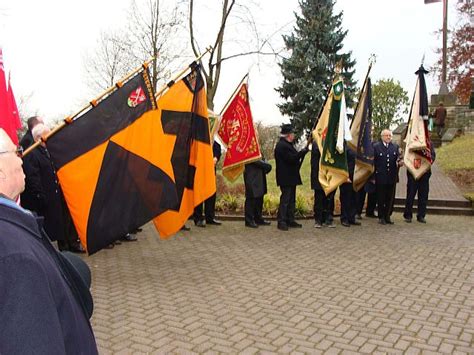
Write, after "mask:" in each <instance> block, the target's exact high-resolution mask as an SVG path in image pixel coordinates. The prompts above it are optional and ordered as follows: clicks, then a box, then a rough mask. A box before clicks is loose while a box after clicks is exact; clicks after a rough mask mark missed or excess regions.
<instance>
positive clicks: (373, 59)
mask: <svg viewBox="0 0 474 355" xmlns="http://www.w3.org/2000/svg"><path fill="white" fill-rule="evenodd" d="M375 58H376V56H375V54H371V55H370V57H369V68H368V69H367V74H366V75H365V79H364V83H363V84H362V89H361V90H360V93H359V99H358V100H357V106H356V109H355V110H354V114H355V113H356V112H357V109H358V108H359V104H360V98H361V97H362V94H363V93H364V89H365V86H366V84H367V79H368V78H369V74H370V70H371V69H372V65H373V64H374V63H375ZM353 123H354V120H352V122H351V128H352V124H353Z"/></svg>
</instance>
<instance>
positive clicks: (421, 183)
mask: <svg viewBox="0 0 474 355" xmlns="http://www.w3.org/2000/svg"><path fill="white" fill-rule="evenodd" d="M431 158H432V159H433V162H434V160H435V159H436V152H435V150H434V147H433V145H432V146H431ZM430 177H431V168H430V169H429V170H428V171H427V172H425V173H424V174H423V175H422V176H421V177H420V178H419V179H418V180H415V178H414V177H413V175H412V174H410V172H409V171H408V169H407V198H406V201H405V211H404V212H403V218H404V219H405V222H407V223H411V219H412V217H413V212H412V211H413V202H414V201H415V196H416V194H417V193H418V209H417V213H416V220H417V221H418V222H420V223H426V219H425V217H426V206H427V204H428V195H429V192H430Z"/></svg>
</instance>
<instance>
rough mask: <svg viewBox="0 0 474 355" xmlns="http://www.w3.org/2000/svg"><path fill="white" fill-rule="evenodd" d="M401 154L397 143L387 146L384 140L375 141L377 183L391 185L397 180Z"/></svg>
mask: <svg viewBox="0 0 474 355" xmlns="http://www.w3.org/2000/svg"><path fill="white" fill-rule="evenodd" d="M399 156H400V152H399V147H398V145H397V144H395V143H389V145H388V148H386V147H385V145H384V144H383V143H382V141H378V142H376V143H374V168H375V183H376V184H377V185H391V184H395V183H396V182H397V177H398V168H397V162H398V159H399Z"/></svg>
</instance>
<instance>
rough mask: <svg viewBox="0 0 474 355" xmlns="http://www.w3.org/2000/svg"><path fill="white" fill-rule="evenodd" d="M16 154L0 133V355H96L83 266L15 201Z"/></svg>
mask: <svg viewBox="0 0 474 355" xmlns="http://www.w3.org/2000/svg"><path fill="white" fill-rule="evenodd" d="M17 152H18V148H17V147H15V145H14V144H13V142H12V141H11V139H10V138H9V137H8V135H7V134H6V133H5V131H4V130H3V129H0V230H1V231H2V232H1V233H0V319H1V322H0V353H2V354H92V355H94V354H98V351H97V345H96V342H95V338H94V333H93V331H92V327H91V324H90V322H89V319H90V317H91V315H92V308H93V304H92V296H91V294H90V291H89V287H90V271H89V269H88V266H87V264H86V263H85V262H84V261H82V259H80V258H78V257H75V255H72V254H69V255H67V256H65V255H63V254H62V253H60V252H58V251H57V250H56V249H55V248H54V247H53V246H52V244H51V242H50V240H49V238H48V236H47V235H46V233H45V232H44V229H43V228H42V226H41V223H42V219H41V218H36V217H35V216H34V215H33V214H32V213H31V212H30V211H28V210H25V209H23V208H22V207H20V206H19V205H18V204H17V203H16V202H15V201H17V200H18V196H19V195H20V193H21V192H22V191H23V189H24V188H25V175H24V173H23V169H22V160H21V158H20V157H19V156H18V154H17Z"/></svg>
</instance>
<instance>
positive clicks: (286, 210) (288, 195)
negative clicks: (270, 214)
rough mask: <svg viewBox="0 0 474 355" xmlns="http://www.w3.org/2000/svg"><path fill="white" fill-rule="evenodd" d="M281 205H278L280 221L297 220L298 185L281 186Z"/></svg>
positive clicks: (289, 221)
mask: <svg viewBox="0 0 474 355" xmlns="http://www.w3.org/2000/svg"><path fill="white" fill-rule="evenodd" d="M280 190H281V195H280V206H278V214H277V219H278V223H287V224H288V223H291V222H294V221H295V203H296V186H280Z"/></svg>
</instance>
